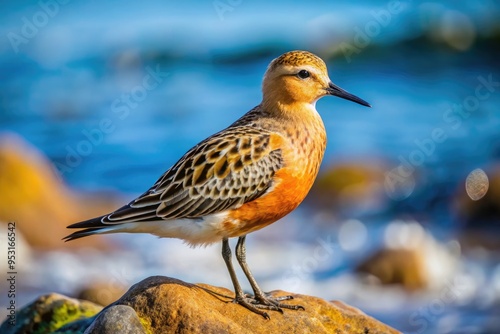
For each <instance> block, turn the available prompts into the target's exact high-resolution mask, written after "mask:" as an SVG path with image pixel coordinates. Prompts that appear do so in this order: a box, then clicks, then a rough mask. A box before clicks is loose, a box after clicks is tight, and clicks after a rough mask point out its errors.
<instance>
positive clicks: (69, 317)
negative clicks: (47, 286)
mask: <svg viewBox="0 0 500 334" xmlns="http://www.w3.org/2000/svg"><path fill="white" fill-rule="evenodd" d="M101 309H102V306H99V305H96V304H94V303H91V302H88V301H84V300H78V299H72V298H68V297H66V296H63V295H60V294H57V293H51V294H48V295H44V296H41V297H39V298H38V299H36V300H35V301H34V302H32V303H30V304H28V305H26V306H25V307H23V308H22V309H21V310H19V312H18V313H17V314H16V322H15V325H12V324H11V323H10V322H9V319H7V320H6V321H4V323H3V324H2V325H1V326H0V332H1V333H4V334H18V333H33V334H37V333H40V334H42V333H43V334H46V333H52V332H55V331H57V330H58V329H60V328H61V327H63V326H64V325H66V324H69V323H71V322H74V321H77V320H82V319H87V318H90V317H93V316H94V315H96V314H97V313H98V312H99V311H101ZM87 326H88V324H87V325H86V326H83V323H82V326H81V328H82V330H81V331H80V330H79V329H78V328H74V327H73V329H72V330H69V331H64V333H80V332H81V333H83V331H84V330H85V328H86V327H87ZM58 333H62V332H58Z"/></svg>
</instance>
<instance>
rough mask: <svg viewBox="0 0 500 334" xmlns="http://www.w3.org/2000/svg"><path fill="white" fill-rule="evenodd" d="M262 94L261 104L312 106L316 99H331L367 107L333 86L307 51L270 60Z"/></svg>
mask: <svg viewBox="0 0 500 334" xmlns="http://www.w3.org/2000/svg"><path fill="white" fill-rule="evenodd" d="M262 91H263V103H264V104H278V105H294V104H297V103H298V104H303V103H307V104H312V105H314V104H315V103H316V101H317V100H318V99H319V98H321V97H323V96H326V95H334V96H338V97H341V98H343V99H347V100H350V101H353V102H356V103H359V104H361V105H364V106H367V107H370V104H369V103H368V102H366V101H364V100H362V99H360V98H359V97H357V96H355V95H353V94H351V93H348V92H347V91H345V90H343V89H342V88H340V87H338V86H336V85H335V84H333V83H332V81H331V80H330V78H329V77H328V70H327V68H326V64H325V62H324V61H323V60H322V59H321V58H319V57H318V56H316V55H314V54H312V53H310V52H307V51H290V52H287V53H284V54H283V55H281V56H279V57H278V58H276V59H274V60H273V61H272V62H271V64H269V67H268V68H267V71H266V74H265V76H264V81H263V84H262Z"/></svg>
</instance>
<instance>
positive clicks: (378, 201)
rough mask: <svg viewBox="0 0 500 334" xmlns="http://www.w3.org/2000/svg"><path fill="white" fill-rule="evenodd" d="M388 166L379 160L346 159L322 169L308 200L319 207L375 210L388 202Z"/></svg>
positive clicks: (353, 211)
mask: <svg viewBox="0 0 500 334" xmlns="http://www.w3.org/2000/svg"><path fill="white" fill-rule="evenodd" d="M385 171H386V170H385V168H384V167H383V166H382V164H380V163H376V162H371V163H370V164H363V163H355V162H350V163H343V164H337V165H334V166H331V167H329V168H327V169H326V171H324V172H322V173H321V174H320V175H319V177H318V179H317V180H316V182H315V183H314V186H313V187H312V189H311V192H310V193H309V195H308V196H307V198H306V201H305V203H306V204H307V205H309V206H312V207H313V208H315V209H316V210H325V211H329V212H334V213H337V212H339V213H343V214H345V215H348V216H350V217H352V215H353V214H356V215H357V214H360V213H367V212H375V211H380V210H382V209H384V208H385V207H386V206H387V205H388V202H387V196H386V194H385V192H384V191H385V190H384V173H385Z"/></svg>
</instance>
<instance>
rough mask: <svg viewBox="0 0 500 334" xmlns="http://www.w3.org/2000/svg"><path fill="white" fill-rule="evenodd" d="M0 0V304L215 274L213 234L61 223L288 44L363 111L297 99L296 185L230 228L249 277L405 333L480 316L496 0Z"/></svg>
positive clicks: (461, 326) (148, 168)
mask: <svg viewBox="0 0 500 334" xmlns="http://www.w3.org/2000/svg"><path fill="white" fill-rule="evenodd" d="M0 6H1V10H0V18H1V20H0V22H1V23H0V35H2V36H3V37H2V39H1V43H0V76H1V80H0V199H1V200H0V222H3V223H5V226H4V224H1V226H2V227H1V229H2V231H1V232H0V238H2V242H1V243H0V245H2V246H1V248H2V249H1V250H0V254H4V255H2V258H3V259H5V258H6V254H5V253H6V252H7V249H6V246H5V245H6V243H4V241H6V240H7V222H9V221H14V222H16V236H17V238H16V270H17V271H18V277H17V289H18V294H17V305H18V307H21V306H22V305H24V304H26V303H28V302H30V301H31V300H33V299H34V298H36V297H37V296H38V295H40V294H43V293H47V292H52V291H55V292H59V293H63V294H66V295H69V296H79V297H82V298H87V299H91V300H95V301H97V302H99V303H102V304H107V303H110V302H112V301H114V300H115V299H116V298H117V297H118V296H120V295H121V294H122V293H123V291H125V290H126V289H128V288H129V287H130V286H131V285H132V284H134V283H136V282H138V281H139V280H141V279H143V278H145V277H148V276H151V275H165V276H172V277H176V278H179V279H182V280H186V281H189V282H204V283H209V284H213V285H218V286H225V287H228V288H229V287H231V282H230V279H229V277H228V274H227V271H226V268H225V265H224V263H223V261H222V259H221V256H220V245H214V246H211V247H208V248H201V249H192V248H189V247H187V246H186V245H184V244H183V243H182V241H179V240H161V239H158V238H156V237H154V236H150V235H113V236H94V237H91V238H85V239H82V240H78V241H75V242H71V243H64V242H62V241H61V238H62V237H63V236H65V235H66V234H67V233H68V231H67V230H66V229H65V226H66V225H68V224H70V223H73V222H76V221H79V220H83V219H86V218H90V217H93V216H96V215H99V214H102V213H105V212H108V211H110V210H113V209H115V208H117V207H119V206H121V204H123V203H126V202H128V201H130V200H132V199H133V198H134V197H135V196H137V195H139V194H140V193H142V192H143V191H145V190H146V189H147V188H149V187H150V186H151V185H152V184H153V183H154V182H155V181H156V179H157V178H158V177H159V176H160V175H161V174H162V173H163V172H164V171H165V170H166V169H167V168H168V167H170V166H171V165H172V164H173V163H175V162H176V161H177V159H178V158H180V156H181V155H182V154H183V153H184V152H186V151H187V150H188V149H189V148H190V147H191V146H193V145H194V144H196V143H197V142H198V141H200V140H202V139H204V138H205V137H206V136H209V135H210V134H212V133H214V132H216V131H218V130H220V129H222V128H224V127H226V126H228V125H229V124H231V123H232V122H233V121H234V120H236V119H237V118H238V117H240V116H241V115H242V114H244V113H245V112H246V111H248V110H250V109H251V108H252V107H254V106H255V105H257V104H258V103H259V102H260V98H261V91H260V84H261V79H262V76H263V74H264V72H265V70H266V66H267V65H268V63H269V62H270V61H271V60H272V59H273V58H275V57H277V56H279V55H280V54H282V53H283V52H286V51H290V50H294V49H304V50H309V51H312V52H314V53H316V54H318V55H319V56H321V57H322V58H323V59H324V60H325V61H326V62H327V65H328V67H329V71H330V77H331V79H332V80H333V81H334V82H335V83H336V84H338V85H339V86H341V87H343V88H344V89H346V90H348V91H350V92H351V93H354V94H356V95H358V96H359V97H361V98H363V99H365V100H367V101H369V102H370V103H371V104H372V106H373V107H372V108H371V109H367V108H363V107H361V106H359V105H356V104H354V103H351V102H348V101H345V100H340V99H335V98H324V99H322V100H320V101H319V102H318V104H317V109H318V111H319V112H320V114H321V115H322V117H323V120H324V122H325V125H326V129H327V133H328V147H327V151H326V155H325V159H324V162H323V165H322V169H321V172H320V175H319V177H318V180H317V181H316V183H315V185H314V187H313V190H312V191H311V193H310V195H309V196H308V198H307V199H306V201H305V202H304V203H303V204H302V205H301V206H300V207H299V209H298V210H296V211H295V212H293V213H292V214H290V215H289V216H287V217H285V218H284V219H282V220H281V221H279V222H277V223H275V224H273V225H271V226H270V227H268V228H266V229H263V230H261V231H258V232H256V233H253V234H252V235H251V236H250V237H249V239H248V247H247V248H248V261H249V263H250V266H251V268H252V269H253V271H254V274H255V276H256V278H257V280H258V281H259V282H260V284H261V286H262V287H263V288H264V290H272V289H283V290H288V291H293V292H297V293H302V294H312V295H316V296H319V297H321V298H325V299H328V300H333V299H340V300H343V301H345V302H347V303H349V304H351V305H354V306H356V307H359V308H361V309H362V310H363V311H364V312H366V313H367V314H369V315H372V316H374V317H376V318H378V319H380V320H381V321H383V322H386V323H387V324H389V325H391V326H393V327H395V328H397V329H399V330H401V331H404V332H405V333H493V332H497V331H499V330H500V319H499V318H498V314H499V311H500V265H499V261H498V260H499V259H500V253H499V251H500V242H499V237H500V224H499V221H500V216H499V213H500V131H499V130H500V113H499V109H498V108H499V106H500V67H499V65H500V54H499V49H500V4H499V3H498V1H493V0H489V1H487V0H484V1H472V0H471V1H452V0H449V1H439V2H438V1H436V2H433V1H378V0H377V1H368V0H364V1H335V2H333V1H315V2H314V3H312V2H286V1H274V2H272V3H269V2H265V1H261V0H252V1H249V0H220V1H219V0H215V1H182V2H181V1H149V2H147V3H138V2H133V1H104V2H103V1H62V0H61V1H60V2H58V1H55V0H53V1H51V0H47V1H41V2H32V1H16V2H13V1H12V2H10V4H9V3H8V2H2V4H1V5H0ZM0 268H1V269H2V271H3V272H7V271H8V270H7V263H6V261H5V260H2V261H1V263H0ZM240 274H241V273H240ZM240 278H241V281H242V283H243V284H244V286H245V288H246V289H249V288H250V287H249V285H248V284H247V283H246V281H244V280H243V275H240ZM1 284H2V291H6V290H4V285H5V284H6V283H5V282H4V280H2V283H1ZM5 288H7V286H5ZM6 302H8V301H7V296H6V294H4V293H2V295H1V296H0V303H1V305H5V303H6ZM0 315H1V316H2V319H3V318H4V317H5V315H6V309H5V307H3V306H2V308H1V310H0Z"/></svg>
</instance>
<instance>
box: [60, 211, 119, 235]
mask: <svg viewBox="0 0 500 334" xmlns="http://www.w3.org/2000/svg"><path fill="white" fill-rule="evenodd" d="M104 217H105V216H101V217H96V218H92V219H89V220H84V221H82V222H79V223H75V224H72V225H69V226H68V227H67V228H81V229H83V230H80V231H76V232H74V233H72V234H70V235H67V236H65V237H64V238H63V240H64V241H70V240H75V239H80V238H83V237H87V236H89V235H93V234H101V233H108V232H109V231H111V230H114V229H115V228H116V226H112V225H111V226H110V225H106V224H103V222H102V219H103V218H104Z"/></svg>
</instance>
